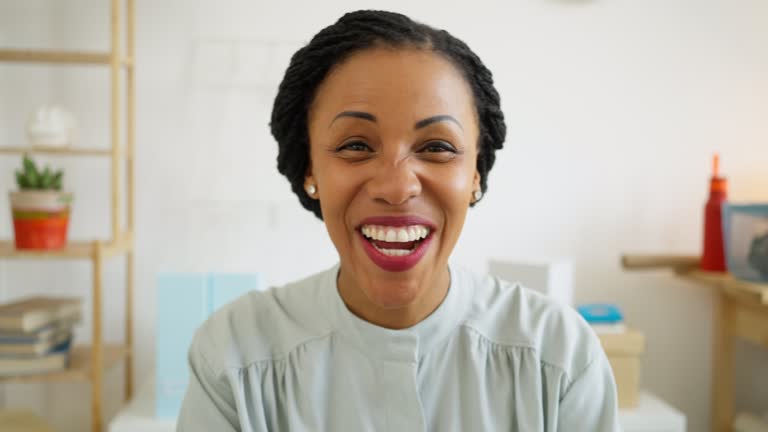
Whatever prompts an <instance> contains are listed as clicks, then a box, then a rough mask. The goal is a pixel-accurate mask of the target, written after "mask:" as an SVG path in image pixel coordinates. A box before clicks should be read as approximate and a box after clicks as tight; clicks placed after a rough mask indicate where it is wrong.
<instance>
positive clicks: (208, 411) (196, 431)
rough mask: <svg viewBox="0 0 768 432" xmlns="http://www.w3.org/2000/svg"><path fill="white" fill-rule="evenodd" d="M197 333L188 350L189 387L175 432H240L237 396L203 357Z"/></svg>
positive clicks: (224, 379)
mask: <svg viewBox="0 0 768 432" xmlns="http://www.w3.org/2000/svg"><path fill="white" fill-rule="evenodd" d="M199 336H200V334H198V335H197V336H196V337H195V339H194V341H193V342H192V346H191V347H190V349H189V368H190V374H189V386H188V387H187V392H186V394H185V396H184V402H183V403H182V406H181V412H180V414H179V419H178V423H177V426H176V432H209V431H216V432H236V431H238V432H239V431H240V426H239V422H238V416H237V409H236V407H235V400H234V395H233V394H232V390H231V388H230V385H229V384H228V382H227V381H226V378H225V377H224V376H223V375H221V374H218V375H217V374H216V373H215V372H214V370H213V368H211V366H210V365H209V363H208V361H207V359H206V358H205V357H204V355H203V352H202V350H201V347H200V338H199Z"/></svg>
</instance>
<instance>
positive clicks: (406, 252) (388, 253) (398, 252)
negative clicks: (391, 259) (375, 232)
mask: <svg viewBox="0 0 768 432" xmlns="http://www.w3.org/2000/svg"><path fill="white" fill-rule="evenodd" d="M374 247H375V248H376V250H377V251H379V252H381V253H383V254H384V255H386V256H406V255H410V254H411V253H412V252H413V251H412V250H408V249H382V248H380V247H378V246H374Z"/></svg>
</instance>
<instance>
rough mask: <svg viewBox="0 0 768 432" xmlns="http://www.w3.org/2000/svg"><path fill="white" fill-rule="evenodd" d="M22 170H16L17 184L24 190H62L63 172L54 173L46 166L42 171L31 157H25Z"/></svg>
mask: <svg viewBox="0 0 768 432" xmlns="http://www.w3.org/2000/svg"><path fill="white" fill-rule="evenodd" d="M22 164H23V166H22V170H16V184H18V185H19V189H22V190H29V189H33V190H56V191H59V190H61V179H62V177H63V176H64V172H63V171H62V170H58V171H53V170H51V168H50V167H49V166H46V167H45V168H44V169H43V170H42V171H40V170H39V169H38V168H37V165H35V162H34V161H33V160H32V158H30V157H29V155H26V154H25V155H24V159H23V160H22Z"/></svg>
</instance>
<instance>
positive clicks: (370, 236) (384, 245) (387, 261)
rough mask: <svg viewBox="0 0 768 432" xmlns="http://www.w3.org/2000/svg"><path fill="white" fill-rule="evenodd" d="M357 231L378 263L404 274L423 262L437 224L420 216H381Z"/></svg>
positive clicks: (366, 248) (369, 255) (369, 221)
mask: <svg viewBox="0 0 768 432" xmlns="http://www.w3.org/2000/svg"><path fill="white" fill-rule="evenodd" d="M363 222H364V223H363V224H362V225H360V226H359V227H358V229H357V232H358V233H359V234H360V239H361V241H362V243H363V249H364V250H365V252H366V254H367V255H368V257H369V258H370V259H371V261H373V263H374V264H376V265H377V266H379V267H380V268H382V269H383V270H386V271H391V272H400V271H405V270H408V269H410V268H412V267H414V266H415V265H416V264H418V263H419V261H421V258H422V257H424V255H425V254H426V252H427V249H428V248H429V245H430V243H431V241H432V238H433V234H434V231H435V230H434V228H433V224H432V223H431V222H429V221H427V220H425V219H422V218H418V217H379V218H369V219H366V220H365V221H363Z"/></svg>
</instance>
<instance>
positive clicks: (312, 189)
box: [307, 184, 317, 195]
mask: <svg viewBox="0 0 768 432" xmlns="http://www.w3.org/2000/svg"><path fill="white" fill-rule="evenodd" d="M315 193H317V187H315V185H313V184H311V185H309V186H307V194H309V195H314V194H315Z"/></svg>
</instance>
